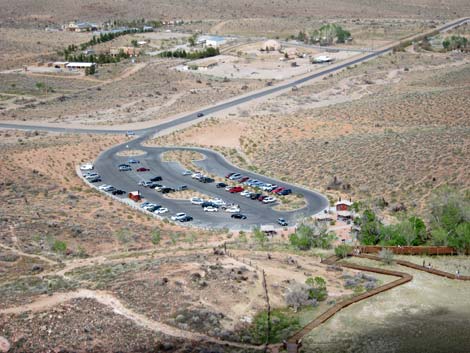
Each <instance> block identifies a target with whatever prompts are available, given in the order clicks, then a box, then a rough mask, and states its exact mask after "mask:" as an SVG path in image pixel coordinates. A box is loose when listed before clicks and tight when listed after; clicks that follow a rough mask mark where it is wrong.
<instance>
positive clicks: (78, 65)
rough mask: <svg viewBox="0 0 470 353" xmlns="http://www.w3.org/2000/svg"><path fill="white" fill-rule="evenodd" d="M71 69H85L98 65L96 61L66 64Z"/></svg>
mask: <svg viewBox="0 0 470 353" xmlns="http://www.w3.org/2000/svg"><path fill="white" fill-rule="evenodd" d="M65 67H66V68H67V69H69V70H85V69H89V68H91V67H96V63H82V62H70V63H67V64H66V65H65Z"/></svg>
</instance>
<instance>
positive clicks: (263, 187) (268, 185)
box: [260, 184, 273, 191]
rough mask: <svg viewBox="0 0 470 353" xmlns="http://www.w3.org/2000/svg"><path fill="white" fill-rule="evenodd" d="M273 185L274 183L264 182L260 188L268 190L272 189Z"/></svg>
mask: <svg viewBox="0 0 470 353" xmlns="http://www.w3.org/2000/svg"><path fill="white" fill-rule="evenodd" d="M272 186H273V184H264V185H261V186H260V189H261V190H264V191H268V190H269V189H271V187H272Z"/></svg>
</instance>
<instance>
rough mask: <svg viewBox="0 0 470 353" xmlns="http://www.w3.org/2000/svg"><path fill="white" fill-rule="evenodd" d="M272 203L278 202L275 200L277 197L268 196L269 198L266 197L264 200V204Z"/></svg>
mask: <svg viewBox="0 0 470 353" xmlns="http://www.w3.org/2000/svg"><path fill="white" fill-rule="evenodd" d="M272 202H276V198H275V197H272V196H268V197H266V198H265V199H263V203H272Z"/></svg>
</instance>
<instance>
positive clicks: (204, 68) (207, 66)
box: [197, 60, 218, 70]
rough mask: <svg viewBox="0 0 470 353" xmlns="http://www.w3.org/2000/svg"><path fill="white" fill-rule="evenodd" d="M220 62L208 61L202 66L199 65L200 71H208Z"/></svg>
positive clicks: (201, 64)
mask: <svg viewBox="0 0 470 353" xmlns="http://www.w3.org/2000/svg"><path fill="white" fill-rule="evenodd" d="M217 64H218V62H217V61H216V60H206V61H204V62H202V63H200V64H197V68H198V70H207V69H210V68H213V67H214V66H217Z"/></svg>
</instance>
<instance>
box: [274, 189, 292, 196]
mask: <svg viewBox="0 0 470 353" xmlns="http://www.w3.org/2000/svg"><path fill="white" fill-rule="evenodd" d="M277 194H278V195H283V196H286V195H289V194H292V190H291V189H284V190H282V191H279V192H277Z"/></svg>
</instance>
